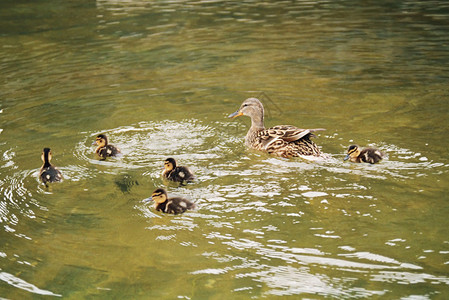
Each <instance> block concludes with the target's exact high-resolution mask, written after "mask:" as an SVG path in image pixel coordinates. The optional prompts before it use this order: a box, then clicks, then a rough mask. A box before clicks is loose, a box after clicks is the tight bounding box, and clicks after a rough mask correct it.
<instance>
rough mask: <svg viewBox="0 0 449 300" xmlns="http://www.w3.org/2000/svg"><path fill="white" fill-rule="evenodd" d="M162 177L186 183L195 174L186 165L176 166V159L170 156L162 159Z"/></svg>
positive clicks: (192, 178) (193, 177)
mask: <svg viewBox="0 0 449 300" xmlns="http://www.w3.org/2000/svg"><path fill="white" fill-rule="evenodd" d="M162 177H163V178H165V179H167V180H170V181H175V182H180V183H186V182H188V181H192V180H194V179H195V176H194V175H193V173H192V171H190V169H189V168H188V167H183V166H177V164H176V160H175V159H174V158H171V157H170V158H167V159H166V160H165V161H164V171H162Z"/></svg>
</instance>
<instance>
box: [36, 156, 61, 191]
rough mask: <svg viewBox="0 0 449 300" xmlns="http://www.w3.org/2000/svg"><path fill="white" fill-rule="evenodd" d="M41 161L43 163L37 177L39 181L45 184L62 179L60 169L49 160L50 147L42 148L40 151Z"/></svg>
mask: <svg viewBox="0 0 449 300" xmlns="http://www.w3.org/2000/svg"><path fill="white" fill-rule="evenodd" d="M41 158H42V161H43V162H44V164H43V165H42V167H41V169H40V171H39V178H40V179H41V181H42V182H43V183H44V184H45V185H47V184H48V183H49V182H58V181H62V174H61V171H59V170H58V168H56V167H55V166H53V165H52V164H51V163H50V160H51V150H50V148H44V150H43V151H42V156H41Z"/></svg>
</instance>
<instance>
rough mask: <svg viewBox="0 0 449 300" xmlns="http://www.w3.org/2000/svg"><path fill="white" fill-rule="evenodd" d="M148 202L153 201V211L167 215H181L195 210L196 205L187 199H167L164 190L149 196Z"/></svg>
mask: <svg viewBox="0 0 449 300" xmlns="http://www.w3.org/2000/svg"><path fill="white" fill-rule="evenodd" d="M149 200H153V201H154V205H153V206H154V209H156V210H157V211H161V212H163V213H167V214H174V215H177V214H181V213H183V212H185V211H186V210H189V209H195V208H196V205H195V203H193V202H190V201H189V200H187V199H184V198H180V197H174V198H168V196H167V192H166V191H165V190H164V189H157V190H155V191H154V192H153V194H152V195H151V198H150V199H149Z"/></svg>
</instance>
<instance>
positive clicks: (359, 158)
mask: <svg viewBox="0 0 449 300" xmlns="http://www.w3.org/2000/svg"><path fill="white" fill-rule="evenodd" d="M383 156H384V154H383V153H382V152H381V151H379V150H377V149H375V148H365V149H363V150H360V148H359V146H357V145H351V146H349V148H348V155H346V157H345V158H344V160H348V159H349V160H350V161H352V162H356V163H360V162H366V163H370V164H375V163H378V162H379V161H381V160H382V158H383Z"/></svg>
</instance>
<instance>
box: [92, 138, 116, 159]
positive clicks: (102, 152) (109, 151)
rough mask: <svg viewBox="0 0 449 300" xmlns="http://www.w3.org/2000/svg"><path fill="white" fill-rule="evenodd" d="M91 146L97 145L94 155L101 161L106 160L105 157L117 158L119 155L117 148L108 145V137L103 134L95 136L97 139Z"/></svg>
mask: <svg viewBox="0 0 449 300" xmlns="http://www.w3.org/2000/svg"><path fill="white" fill-rule="evenodd" d="M92 145H97V149H96V150H95V153H97V154H98V156H100V157H101V158H102V159H106V157H110V156H117V155H118V154H120V153H121V152H120V149H119V148H117V147H115V146H113V145H109V143H108V137H107V136H106V135H105V134H99V135H97V138H96V139H95V142H94V143H93V144H92Z"/></svg>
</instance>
